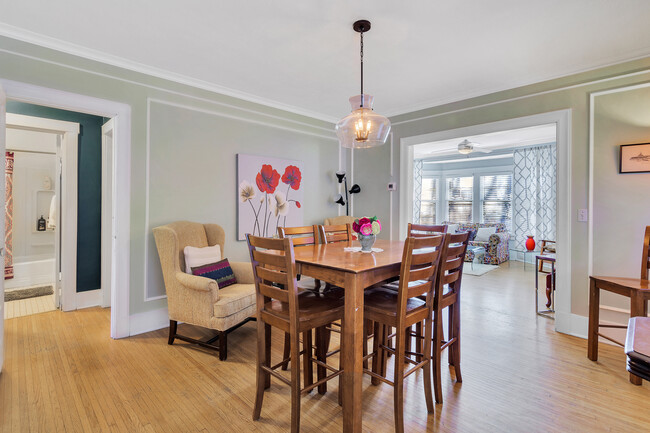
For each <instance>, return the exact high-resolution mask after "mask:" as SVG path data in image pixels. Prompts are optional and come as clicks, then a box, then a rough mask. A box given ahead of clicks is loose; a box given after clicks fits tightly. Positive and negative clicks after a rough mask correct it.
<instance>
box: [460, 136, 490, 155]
mask: <svg viewBox="0 0 650 433" xmlns="http://www.w3.org/2000/svg"><path fill="white" fill-rule="evenodd" d="M474 151H476V152H482V153H490V152H492V151H491V150H490V149H484V148H482V147H481V145H480V144H479V143H473V142H471V141H469V140H467V139H465V140H463V141H461V142H460V143H458V153H462V154H463V155H468V154H470V153H472V152H474Z"/></svg>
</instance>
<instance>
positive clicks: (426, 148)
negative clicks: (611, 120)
mask: <svg viewBox="0 0 650 433" xmlns="http://www.w3.org/2000/svg"><path fill="white" fill-rule="evenodd" d="M555 129H556V127H555V123H551V124H548V125H540V126H531V127H529V128H519V129H510V130H508V131H499V132H491V133H489V134H481V135H469V136H463V137H459V138H452V139H450V140H441V141H435V142H432V143H422V144H418V145H416V146H413V157H414V158H416V159H419V158H432V157H439V156H446V155H458V156H459V157H464V158H468V157H469V156H468V155H461V154H459V153H458V143H460V142H461V141H463V140H464V139H467V140H469V141H471V142H472V143H474V148H475V149H476V148H479V147H480V148H481V149H486V150H498V149H513V148H515V147H522V146H532V145H535V144H543V143H553V142H555V140H556V132H555ZM470 155H472V157H475V156H477V155H483V156H485V155H486V154H485V153H480V152H472V153H471V154H470Z"/></svg>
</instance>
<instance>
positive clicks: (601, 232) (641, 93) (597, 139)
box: [593, 87, 650, 314]
mask: <svg viewBox="0 0 650 433" xmlns="http://www.w3.org/2000/svg"><path fill="white" fill-rule="evenodd" d="M594 105H595V106H594V202H593V207H594V213H593V224H594V235H593V236H594V250H593V251H594V256H593V269H594V272H596V273H598V274H600V275H615V276H621V277H630V276H634V277H638V276H639V273H640V268H641V243H642V242H643V234H644V232H645V227H646V226H647V225H650V199H649V198H650V173H630V174H619V173H618V170H619V146H620V145H621V144H631V143H647V142H650V87H646V88H641V89H632V90H626V91H623V92H618V93H611V94H606V95H600V96H597V97H596V98H595V104H594ZM636 153H638V152H636ZM636 153H635V154H636ZM645 153H646V154H647V152H645ZM601 300H602V303H603V304H607V305H609V306H613V307H615V308H619V309H622V310H629V308H630V302H629V300H628V299H627V298H624V297H622V296H617V295H614V294H612V293H603V294H602V295H601ZM606 313H609V311H607V312H606ZM609 314H611V313H609Z"/></svg>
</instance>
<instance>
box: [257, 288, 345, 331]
mask: <svg viewBox="0 0 650 433" xmlns="http://www.w3.org/2000/svg"><path fill="white" fill-rule="evenodd" d="M298 310H299V312H298V317H299V318H300V321H301V322H307V321H313V320H315V319H318V318H319V317H325V316H328V317H329V316H330V315H331V314H330V313H332V312H336V313H337V315H338V313H340V315H341V317H343V299H342V298H335V297H328V296H323V295H320V294H317V293H314V292H311V291H309V290H306V291H304V292H301V293H299V294H298ZM336 310H340V311H336ZM264 311H266V312H267V313H269V314H272V315H274V316H277V317H279V318H281V319H283V320H286V321H288V320H289V304H286V303H282V302H280V301H278V300H273V301H271V302H267V303H266V304H264ZM324 322H325V323H330V322H331V321H328V320H324Z"/></svg>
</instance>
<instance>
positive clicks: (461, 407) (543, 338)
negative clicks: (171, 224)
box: [0, 262, 650, 433]
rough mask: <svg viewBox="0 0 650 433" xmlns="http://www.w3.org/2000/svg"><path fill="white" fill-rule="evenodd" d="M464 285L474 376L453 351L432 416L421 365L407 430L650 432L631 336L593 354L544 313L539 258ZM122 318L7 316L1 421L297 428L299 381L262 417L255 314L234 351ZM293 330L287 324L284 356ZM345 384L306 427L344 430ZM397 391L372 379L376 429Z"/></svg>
mask: <svg viewBox="0 0 650 433" xmlns="http://www.w3.org/2000/svg"><path fill="white" fill-rule="evenodd" d="M463 285H464V287H463V292H462V314H463V316H462V368H463V379H464V382H463V383H462V384H459V383H455V382H453V381H452V379H451V377H452V375H450V372H449V369H448V367H447V362H446V355H445V354H444V353H443V355H445V356H443V376H442V378H443V397H444V404H442V405H436V408H435V413H434V414H431V415H427V412H426V406H425V403H424V393H423V388H422V382H421V381H422V374H421V373H415V374H413V375H411V376H409V378H408V379H407V380H406V390H405V402H406V410H405V421H406V431H408V432H424V431H440V432H503V431H508V432H568V431H576V432H600V431H614V432H631V431H650V415H649V414H650V384H648V383H647V382H644V386H643V387H636V386H634V385H631V384H630V383H629V382H628V374H627V372H626V371H625V356H624V354H623V351H622V350H621V349H620V348H617V347H614V346H610V345H605V344H603V345H601V348H600V360H599V362H597V363H593V362H591V361H589V360H588V359H587V345H586V341H585V340H581V339H579V338H575V337H570V336H567V335H563V334H559V333H556V332H554V331H553V322H552V321H550V320H548V319H545V318H541V317H537V316H535V314H534V313H533V309H534V307H533V305H534V304H533V302H534V297H533V273H532V270H531V267H530V266H529V267H528V270H527V271H526V272H524V271H523V270H522V267H521V264H520V263H519V264H518V263H514V262H513V264H512V265H511V266H510V267H508V266H507V265H505V266H502V267H501V268H500V269H498V270H495V271H492V272H490V273H487V274H485V275H483V276H481V277H472V276H465V277H464V283H463ZM109 327H110V314H109V310H108V309H100V308H91V309H86V310H79V311H75V312H70V313H62V312H60V311H53V312H49V313H43V314H38V315H32V316H25V317H19V318H14V319H9V320H7V321H6V322H5V328H6V335H5V344H6V353H5V369H4V371H3V373H2V374H0V432H104V431H106V432H252V431H255V432H278V431H288V429H289V425H290V424H289V423H290V420H289V388H288V387H287V386H285V385H284V384H282V383H279V381H277V380H276V381H273V385H272V386H271V388H270V389H269V390H268V391H267V392H266V394H265V397H264V405H263V408H262V418H261V419H260V420H259V421H256V422H255V421H253V420H252V406H253V398H254V395H255V389H254V388H255V375H254V362H253V361H254V359H255V348H256V346H255V324H254V323H249V324H247V325H245V326H244V327H242V328H241V329H239V330H237V331H235V332H234V333H232V334H231V335H230V336H229V344H228V346H229V354H228V360H227V361H225V362H220V361H219V360H218V357H217V356H216V354H215V353H214V352H212V351H208V350H203V349H201V348H197V347H194V346H191V345H188V344H185V343H182V342H181V343H176V344H175V345H174V346H168V345H167V341H166V340H167V329H163V330H159V331H155V332H150V333H147V334H143V335H138V336H135V337H131V338H127V339H123V340H111V339H110V338H109V336H108V335H109ZM179 330H180V332H182V333H186V334H190V335H193V336H206V335H208V332H207V331H204V330H201V329H198V328H194V327H191V326H187V325H180V326H179ZM335 340H336V339H335ZM281 343H282V336H281V335H280V334H279V333H275V332H274V334H273V346H274V352H273V356H274V359H276V360H277V359H279V358H280V353H281V348H282V344H281ZM393 362H394V360H393V358H391V361H390V365H389V372H391V370H390V368H392V363H393ZM334 363H335V365H337V363H338V361H334ZM337 387H338V382H337V381H333V382H330V384H329V392H328V393H327V394H326V395H324V396H320V395H318V394H316V393H315V392H312V394H310V395H308V396H306V397H303V399H302V416H301V421H302V422H301V425H302V431H304V432H321V433H322V432H330V431H332V432H336V431H341V425H342V423H341V421H342V420H341V408H340V407H339V406H338V404H337V394H336V390H337ZM392 402H393V398H392V388H391V387H390V386H388V385H385V384H382V385H379V386H371V385H370V380H369V379H368V378H365V379H364V395H363V406H364V416H363V427H364V431H369V432H383V431H392V429H393V403H392Z"/></svg>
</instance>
